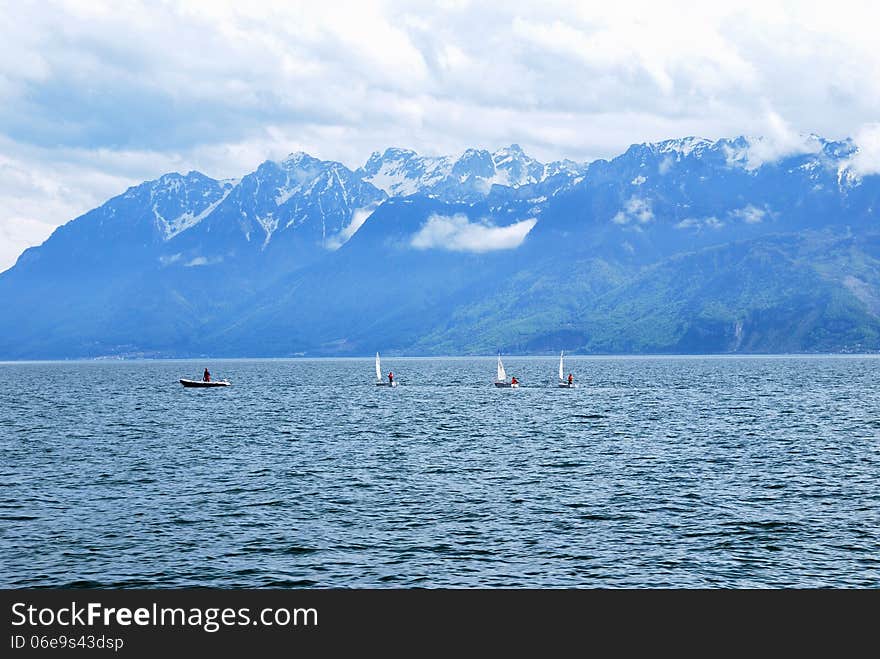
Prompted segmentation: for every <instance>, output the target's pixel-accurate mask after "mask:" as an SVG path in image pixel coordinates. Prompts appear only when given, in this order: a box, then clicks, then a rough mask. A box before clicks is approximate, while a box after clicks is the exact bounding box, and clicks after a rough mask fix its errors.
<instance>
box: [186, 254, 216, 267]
mask: <svg viewBox="0 0 880 659" xmlns="http://www.w3.org/2000/svg"><path fill="white" fill-rule="evenodd" d="M221 261H223V258H222V257H219V256H218V257H215V258H206V257H204V256H197V257H195V258H194V259H190V260H189V261H187V262H186V263H184V264H183V267H185V268H196V267H199V266H203V265H214V264H216V263H220V262H221Z"/></svg>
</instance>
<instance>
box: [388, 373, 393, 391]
mask: <svg viewBox="0 0 880 659" xmlns="http://www.w3.org/2000/svg"><path fill="white" fill-rule="evenodd" d="M388 384H389V385H390V386H392V387H393V386H394V373H393V372H391V371H388Z"/></svg>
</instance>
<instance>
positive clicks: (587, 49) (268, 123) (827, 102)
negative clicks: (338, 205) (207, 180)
mask: <svg viewBox="0 0 880 659" xmlns="http://www.w3.org/2000/svg"><path fill="white" fill-rule="evenodd" d="M682 7H683V9H681V10H673V11H670V9H669V7H668V6H667V5H665V3H650V2H636V3H618V4H607V3H606V4H605V5H601V6H599V5H596V4H595V3H581V2H577V1H574V0H571V1H569V0H559V1H557V2H553V3H550V4H546V3H531V4H530V3H502V2H496V3H467V2H461V3H459V2H446V3H443V4H433V3H427V2H426V3H416V4H413V3H412V2H403V1H402V0H388V1H378V0H376V1H371V0H364V1H363V2H350V3H344V4H338V3H292V2H288V1H287V0H265V1H263V2H259V3H242V2H239V1H237V0H215V1H213V2H187V3H184V2H179V1H176V0H169V1H168V2H161V3H156V2H149V1H148V0H131V1H130V2H125V3H117V2H111V1H110V0H94V1H93V2H73V1H68V2H56V3H16V5H15V11H13V12H7V15H6V16H5V20H4V21H3V22H2V23H0V41H2V43H3V44H4V57H2V58H0V99H2V103H0V153H2V154H4V156H6V157H7V158H10V159H12V160H14V161H15V163H16V167H17V168H19V169H20V170H21V171H23V172H29V173H32V175H33V177H34V180H35V181H39V182H40V183H39V185H27V186H24V187H22V189H21V190H20V191H16V190H15V189H14V188H13V187H12V186H10V188H9V189H2V188H0V226H4V225H6V224H11V223H12V222H14V221H16V220H14V218H25V219H26V220H28V222H33V223H34V224H28V226H33V227H34V231H33V232H32V233H28V232H27V231H26V232H25V234H24V235H23V236H22V238H21V240H20V241H19V242H17V243H16V244H17V245H19V246H21V247H24V246H27V245H28V244H36V243H38V242H40V241H41V240H42V239H43V238H44V236H45V231H44V230H43V229H42V227H41V226H39V225H41V224H45V225H48V226H50V227H54V226H58V225H59V224H62V223H64V222H66V221H68V220H69V219H71V218H72V217H74V216H76V215H78V214H80V213H82V212H85V211H86V210H88V209H90V208H92V207H94V206H96V205H98V204H99V203H101V202H103V201H104V200H106V199H107V198H108V197H109V196H111V195H113V194H118V193H120V192H122V191H124V190H125V188H126V187H127V186H129V185H132V184H135V183H138V182H140V181H143V180H146V179H154V178H158V177H159V176H160V175H161V174H163V173H166V172H167V171H175V170H176V171H188V170H190V169H196V170H199V171H202V172H205V173H206V174H208V175H210V176H214V177H216V178H224V177H233V176H241V175H242V174H243V173H245V172H248V171H251V170H252V169H254V168H255V167H256V165H257V164H259V162H261V161H262V160H264V159H266V158H280V157H283V156H284V155H285V154H287V153H289V152H291V151H297V150H303V151H307V152H309V153H312V154H314V155H317V156H319V157H321V158H325V159H333V160H340V161H342V162H344V163H345V164H346V165H348V166H349V167H352V168H354V167H357V166H358V165H360V164H362V163H363V162H364V161H365V160H366V158H367V157H368V156H369V154H370V153H372V152H373V151H375V150H383V149H384V148H385V147H387V146H389V145H402V146H406V147H410V148H414V149H416V150H417V151H419V152H420V153H425V154H428V155H437V154H445V153H455V152H460V151H462V150H463V149H464V148H466V147H480V148H496V147H497V146H498V145H500V144H510V143H511V142H516V143H519V144H521V145H522V146H523V147H524V148H525V149H526V151H527V152H529V153H530V154H531V155H534V156H536V157H538V158H540V159H544V160H550V159H561V158H566V157H567V158H572V159H575V160H578V161H583V160H592V159H595V158H597V157H603V158H607V157H612V156H614V155H616V154H618V153H621V152H623V151H624V150H625V149H626V147H627V146H628V145H629V144H632V143H637V142H650V141H658V140H663V139H667V138H671V137H680V136H685V135H702V136H705V137H708V138H720V137H732V136H736V135H740V134H746V135H767V136H768V139H766V140H763V141H756V142H754V143H753V144H750V148H749V149H748V152H747V154H746V155H745V159H744V160H743V161H742V162H743V163H745V164H746V165H747V166H749V167H756V166H760V165H759V163H766V162H769V161H771V160H772V159H773V158H776V157H779V154H780V153H786V152H788V153H793V152H797V150H798V149H803V148H812V147H811V145H810V144H809V143H807V144H806V145H804V144H803V143H799V142H798V141H797V139H796V138H795V137H793V135H799V134H800V133H817V134H821V135H823V136H825V137H829V138H834V139H838V138H842V137H845V136H847V135H853V134H855V133H856V131H857V130H858V129H859V127H861V126H863V125H865V124H868V123H870V122H874V121H876V120H877V119H876V117H877V114H876V108H877V107H880V75H877V71H878V70H880V50H878V49H877V48H876V25H878V24H880V4H877V3H864V2H862V3H856V2H847V1H846V0H841V1H840V2H836V3H833V4H831V3H824V4H823V3H814V4H811V5H810V6H808V7H803V6H801V3H787V2H785V1H784V0H767V1H766V2H762V3H760V4H756V3H754V2H747V1H746V0H732V1H731V2H725V3H687V4H685V5H682ZM585 81H588V83H589V84H585ZM863 141H865V142H866V143H867V137H865V139H864V140H863ZM792 150H794V151H792ZM862 153H863V154H864V155H863V156H862V157H861V158H860V159H859V160H857V161H856V162H855V164H854V166H855V167H858V168H859V171H865V172H869V171H874V170H873V169H872V167H873V165H872V164H871V162H872V156H870V155H869V147H868V146H867V145H866V146H864V149H863V151H862ZM40 185H42V186H43V189H40ZM21 206H27V209H26V211H22V210H21V208H20V207H21ZM18 222H19V224H18V227H19V228H18V229H15V230H14V231H15V232H17V235H18V234H20V232H21V227H23V226H24V225H23V224H21V222H20V220H19V221H18ZM10 231H13V230H12V229H9V230H8V231H7V233H8V232H10ZM17 240H18V239H17ZM4 258H5V257H3V256H2V255H0V268H2V267H3V266H4V265H6V264H8V259H7V263H4V261H3V259H4Z"/></svg>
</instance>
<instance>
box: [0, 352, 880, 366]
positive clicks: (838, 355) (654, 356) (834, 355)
mask: <svg viewBox="0 0 880 659" xmlns="http://www.w3.org/2000/svg"><path fill="white" fill-rule="evenodd" d="M502 354H503V355H504V357H505V359H515V360H519V359H522V360H532V361H537V360H547V359H557V358H558V357H559V354H558V353H549V354H542V355H517V354H515V353H502ZM496 356H497V355H494V354H492V355H395V354H393V353H383V358H387V359H395V360H397V359H405V360H434V359H437V360H439V359H445V360H450V359H452V360H473V359H478V360H492V359H495V358H496ZM565 358H566V359H573V360H603V361H606V360H607V361H613V360H618V359H619V360H664V359H870V358H880V352H862V353H856V352H830V353H812V352H795V353H744V354H728V353H705V354H700V353H692V354H688V353H681V354H665V353H645V354H638V353H636V354H619V355H618V354H601V355H579V354H569V353H566V354H565ZM372 359H373V355H359V356H340V357H332V356H317V355H316V356H297V357H212V356H210V355H202V356H194V357H76V358H58V359H0V366H2V365H8V364H106V363H110V364H123V363H124V364H133V363H152V362H206V361H208V362H270V361H291V362H292V361H367V360H372Z"/></svg>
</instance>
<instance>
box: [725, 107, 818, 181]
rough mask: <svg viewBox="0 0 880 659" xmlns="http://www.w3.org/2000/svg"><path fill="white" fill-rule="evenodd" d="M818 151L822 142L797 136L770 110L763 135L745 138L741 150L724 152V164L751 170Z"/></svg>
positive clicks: (815, 138)
mask: <svg viewBox="0 0 880 659" xmlns="http://www.w3.org/2000/svg"><path fill="white" fill-rule="evenodd" d="M821 150H822V141H821V140H820V139H819V137H818V136H816V135H805V134H803V133H798V132H797V131H795V130H794V129H792V127H791V126H790V125H789V124H788V122H786V121H785V120H784V119H783V118H782V117H781V116H780V115H779V114H777V113H776V112H774V111H772V110H771V111H768V112H767V113H766V123H765V128H764V131H763V133H762V134H761V135H760V136H758V137H750V138H748V145H747V146H746V147H745V148H744V149H741V150H734V149H728V151H727V163H728V164H729V165H740V166H742V167H744V168H745V169H748V170H755V169H758V168H759V167H761V166H762V165H766V164H770V163H774V162H776V161H777V160H780V159H781V158H786V157H788V156H794V155H799V154H804V153H818V152H819V151H821Z"/></svg>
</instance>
